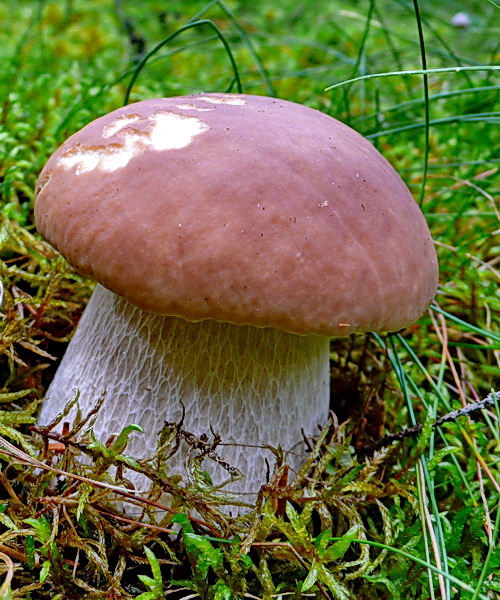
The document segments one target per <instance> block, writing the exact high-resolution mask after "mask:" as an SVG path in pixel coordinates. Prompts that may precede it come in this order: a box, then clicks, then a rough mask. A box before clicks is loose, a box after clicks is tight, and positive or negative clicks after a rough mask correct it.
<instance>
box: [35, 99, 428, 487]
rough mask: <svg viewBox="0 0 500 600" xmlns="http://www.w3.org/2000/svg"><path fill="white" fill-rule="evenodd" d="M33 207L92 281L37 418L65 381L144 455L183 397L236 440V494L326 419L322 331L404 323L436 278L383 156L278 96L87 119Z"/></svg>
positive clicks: (200, 422)
mask: <svg viewBox="0 0 500 600" xmlns="http://www.w3.org/2000/svg"><path fill="white" fill-rule="evenodd" d="M35 218H36V224H37V227H38V229H39V231H40V232H41V233H42V235H43V236H45V237H46V238H47V239H48V240H49V241H50V242H51V243H52V244H53V245H54V246H55V247H56V248H57V249H58V250H59V251H60V252H61V253H62V254H63V255H64V256H65V257H66V258H67V260H68V261H69V262H70V263H71V264H72V265H73V266H74V267H75V268H76V269H77V270H78V271H79V272H80V273H83V274H85V275H89V276H90V277H93V278H94V279H95V280H97V281H98V282H100V284H102V285H98V286H97V288H96V290H95V292H94V294H93V296H92V298H91V300H90V302H89V305H88V306H87V308H86V310H85V312H84V315H83V317H82V319H81V322H80V324H79V326H78V328H77V331H76V333H75V335H74V337H73V340H72V341H71V343H70V345H69V347H68V349H67V351H66V354H65V356H64V358H63V360H62V363H61V365H60V367H59V369H58V371H57V373H56V375H55V378H54V380H53V382H52V384H51V386H50V388H49V390H48V392H47V400H46V401H45V402H44V405H43V408H42V411H41V414H40V418H39V421H40V422H41V423H42V424H43V423H47V422H49V421H50V420H51V418H53V416H54V415H55V414H57V413H58V412H59V411H60V410H61V409H62V408H63V406H64V405H65V403H66V402H67V401H68V399H69V398H70V396H71V390H72V388H78V389H79V390H80V392H81V399H82V401H84V402H86V403H87V404H88V405H91V404H92V403H93V402H94V401H95V399H96V398H97V397H98V396H99V394H100V393H101V391H102V390H103V389H106V390H107V402H106V404H105V406H104V408H103V409H102V411H101V413H100V415H99V419H98V421H97V423H96V425H95V428H94V430H95V433H96V435H97V436H101V437H103V438H106V437H107V436H108V435H109V433H111V432H113V431H119V430H120V429H121V428H122V427H123V426H125V425H126V424H129V423H137V424H139V425H141V426H142V427H143V429H144V430H145V431H146V432H147V433H146V435H144V436H136V437H135V438H134V439H133V440H132V443H131V446H129V448H128V451H129V452H130V453H132V454H136V455H142V456H144V455H147V454H148V453H151V452H153V450H154V449H155V447H156V443H157V441H156V436H155V432H157V431H158V430H159V429H160V428H161V426H162V424H163V422H164V421H165V420H167V421H176V420H178V419H179V418H180V416H181V414H182V411H183V409H184V410H185V417H184V427H185V428H186V429H187V430H188V431H190V432H193V433H195V434H197V435H201V434H203V433H208V434H209V433H210V430H213V431H215V432H217V433H218V434H220V436H221V439H222V441H223V442H224V443H227V444H233V445H230V446H221V447H220V454H221V455H222V456H223V457H224V458H225V459H226V460H227V461H228V462H229V463H230V464H231V465H233V466H235V467H237V468H238V469H240V471H241V472H242V473H243V475H244V480H242V482H241V484H240V485H238V486H235V488H237V489H239V490H241V491H244V492H256V491H257V490H258V488H259V486H260V485H261V484H262V483H264V481H265V472H266V469H265V459H266V458H267V459H268V460H269V461H271V460H272V454H271V453H270V452H269V450H268V449H266V448H265V446H266V445H272V446H275V447H276V446H278V445H281V446H282V447H283V448H284V449H285V450H290V449H294V448H295V449H298V450H299V451H300V442H301V440H302V433H301V432H302V431H303V432H305V434H306V435H312V434H314V433H315V432H316V431H317V426H318V425H319V424H322V423H324V422H325V421H326V418H327V412H328V407H329V365H328V359H329V337H330V336H345V335H348V334H350V333H352V332H366V331H379V332H380V331H395V330H399V329H401V328H404V327H406V326H407V325H409V324H411V323H413V322H414V321H416V320H417V319H418V317H419V316H420V315H421V314H422V312H423V311H424V310H425V309H426V307H427V306H428V304H429V303H430V301H431V300H432V298H433V296H434V294H435V291H436V286H437V277H438V270H437V261H436V255H435V251H434V247H433V242H432V240H431V236H430V233H429V230H428V228H427V225H426V222H425V219H424V217H423V215H422V213H421V212H420V210H419V208H418V206H417V204H416V203H415V201H414V199H413V197H412V196H411V194H410V192H409V190H408V189H407V187H406V186H405V184H404V183H403V181H402V180H401V178H400V177H399V176H398V175H397V173H396V172H395V170H394V169H393V168H392V167H391V166H390V164H389V163H388V162H387V161H386V160H385V159H384V158H383V157H382V156H381V155H380V154H379V152H378V151H377V150H376V149H375V148H374V147H373V146H372V145H371V144H370V143H369V142H368V141H367V140H365V139H364V138H363V137H362V136H361V135H359V134H358V133H356V132H355V131H353V130H352V129H350V128H349V127H347V126H346V125H344V124H342V123H340V122H339V121H337V120H335V119H333V118H331V117H329V116H327V115H325V114H322V113H321V112H318V111H316V110H313V109H310V108H307V107H305V106H302V105H298V104H295V103H292V102H287V101H284V100H278V99H274V98H267V97H259V96H250V95H236V94H202V95H196V96H186V97H177V98H160V99H153V100H146V101H143V102H138V103H136V104H131V105H129V106H125V107H123V108H120V109H118V110H116V111H114V112H112V113H110V114H107V115H105V116H103V117H101V118H98V119H97V120H95V121H93V122H92V123H90V124H89V125H87V126H86V127H84V128H83V129H82V130H81V131H79V132H77V133H76V134H74V135H73V136H72V137H70V138H69V139H68V140H67V141H66V142H65V143H64V144H63V145H62V146H61V147H60V148H59V149H58V150H57V151H56V152H55V153H54V154H53V155H52V157H51V158H50V159H49V161H48V162H47V164H46V166H45V168H44V169H43V171H42V173H41V175H40V178H39V182H38V186H37V190H36V205H35ZM247 445H249V446H250V447H249V446H247ZM173 468H174V469H177V468H180V467H173ZM208 468H209V469H212V475H213V476H214V477H215V479H217V478H218V479H219V480H220V478H221V474H220V473H218V472H217V468H218V467H217V466H212V467H210V465H209V466H208Z"/></svg>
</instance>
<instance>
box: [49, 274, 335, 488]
mask: <svg viewBox="0 0 500 600" xmlns="http://www.w3.org/2000/svg"><path fill="white" fill-rule="evenodd" d="M328 359H329V347H328V338H326V337H320V336H315V335H305V336H300V335H295V334H291V333H287V332H284V331H281V330H278V329H272V328H264V329H258V328H256V327H253V326H241V325H232V324H227V323H219V322H216V321H212V320H206V321H200V322H195V323H193V322H189V321H186V320H184V319H182V318H179V317H171V316H160V315H156V314H153V313H150V312H146V311H143V310H141V309H139V308H136V307H135V306H133V305H132V304H131V303H130V302H128V301H127V300H125V299H123V298H121V297H119V296H117V295H115V294H114V293H112V292H110V291H108V290H106V289H105V288H103V287H102V286H100V285H98V286H97V288H96V290H95V292H94V294H93V295H92V298H91V300H90V302H89V305H88V306H87V308H86V310H85V312H84V315H83V317H82V319H81V321H80V324H79V326H78V328H77V331H76V333H75V335H74V337H73V339H72V341H71V343H70V345H69V347H68V349H67V351H66V354H65V356H64V358H63V360H62V362H61V365H60V367H59V369H58V371H57V373H56V375H55V378H54V380H53V382H52V384H51V386H50V388H49V390H48V392H47V400H46V402H45V403H44V405H43V408H42V411H41V414H40V417H39V422H40V423H42V424H47V423H48V422H50V420H51V419H52V418H53V417H54V416H55V415H56V414H57V413H58V412H60V411H61V410H62V409H63V407H64V406H65V404H66V403H67V401H68V400H69V398H70V396H71V392H72V389H73V388H75V387H76V388H78V389H79V390H80V398H81V400H82V404H83V405H84V406H89V405H91V404H92V401H93V400H95V399H96V398H97V397H98V396H99V395H100V393H101V392H102V390H103V389H106V390H107V399H106V402H105V405H104V406H103V407H102V409H101V412H100V413H99V416H98V420H97V422H96V424H95V426H94V432H95V434H96V436H97V437H98V438H100V439H102V440H105V439H106V438H107V437H108V436H109V435H110V434H111V433H113V432H118V431H120V430H121V429H122V428H123V427H124V426H125V425H128V424H130V423H136V424H138V425H140V426H141V427H142V428H143V429H144V431H145V434H144V435H134V436H132V438H131V442H130V445H129V446H128V447H127V453H129V454H131V455H135V456H140V457H144V456H147V455H149V454H152V453H154V451H155V450H156V446H157V436H156V435H155V434H156V433H157V432H158V431H159V430H160V429H161V428H162V426H163V424H164V421H179V420H180V419H181V416H182V410H183V407H184V410H185V417H184V424H183V428H184V429H185V430H186V431H189V432H191V433H194V434H196V435H201V434H207V435H208V436H209V439H211V437H212V436H211V430H212V431H213V432H215V433H218V434H220V436H221V439H222V444H221V446H220V447H218V448H217V453H218V455H220V456H221V458H223V460H225V461H227V462H228V463H229V464H230V465H232V466H234V467H236V468H238V469H239V470H240V471H241V472H242V473H243V474H244V479H242V480H238V481H237V482H236V483H234V484H232V486H231V491H232V492H241V493H252V494H255V493H256V492H257V491H258V490H259V487H260V486H261V485H262V484H263V483H265V479H266V460H267V461H268V462H269V463H270V464H272V463H273V462H274V461H273V454H272V452H271V451H270V450H269V449H267V448H265V447H263V446H267V445H270V446H272V447H277V446H281V447H282V448H283V449H284V450H286V451H288V450H292V449H293V450H294V451H295V452H298V453H299V455H300V453H301V452H303V449H304V448H303V444H302V443H301V441H302V439H303V438H302V433H301V432H302V431H304V433H305V434H306V435H308V436H310V435H313V434H314V433H315V432H317V426H318V424H321V423H324V422H325V420H326V417H327V413H328V406H329V366H328ZM72 416H74V415H71V414H70V416H69V418H70V419H71V417H72ZM225 444H228V445H227V446H226V445H225ZM177 454H181V453H177ZM176 456H177V455H175V456H174V457H173V460H172V463H171V464H172V467H171V470H172V472H174V473H182V470H183V463H184V460H185V456H180V457H179V459H177V458H176ZM169 464H170V463H169ZM298 464H300V458H296V457H295V455H291V465H292V466H298ZM204 468H205V469H206V470H207V471H208V472H209V473H210V475H211V476H212V478H213V480H214V482H215V483H221V482H222V481H223V480H225V479H227V477H228V476H227V473H226V472H224V471H223V470H222V468H221V467H220V466H219V465H217V464H216V463H214V462H212V461H208V460H205V462H204ZM131 479H132V481H134V477H133V476H132V477H131ZM134 482H135V483H137V482H138V479H137V478H136V479H135V481H134Z"/></svg>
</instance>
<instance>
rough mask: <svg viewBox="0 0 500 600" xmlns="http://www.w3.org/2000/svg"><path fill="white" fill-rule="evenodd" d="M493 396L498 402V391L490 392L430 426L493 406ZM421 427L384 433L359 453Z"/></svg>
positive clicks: (396, 440) (436, 425) (417, 432)
mask: <svg viewBox="0 0 500 600" xmlns="http://www.w3.org/2000/svg"><path fill="white" fill-rule="evenodd" d="M495 398H496V401H497V402H500V392H492V393H491V394H488V396H486V398H483V400H479V401H478V402H472V403H470V404H466V405H465V406H464V407H462V408H459V409H458V410H453V411H451V412H449V413H448V414H446V415H444V416H442V417H439V418H438V419H436V420H435V421H434V423H432V427H433V428H435V427H440V426H441V425H443V424H444V423H449V422H452V421H456V419H458V417H463V416H466V415H468V416H470V415H473V414H475V413H479V412H481V411H482V410H484V409H485V408H487V407H489V406H493V405H494V404H495ZM423 428H424V426H423V425H416V426H415V427H409V428H408V429H403V431H400V432H398V433H389V434H388V435H385V436H384V437H382V438H379V439H378V440H375V441H374V442H372V443H371V444H366V445H365V446H363V448H362V450H361V453H362V454H367V453H371V452H374V451H375V450H380V448H383V447H384V446H390V445H391V444H394V442H400V441H402V440H404V439H405V438H409V437H417V436H418V435H419V434H420V433H422V429H423Z"/></svg>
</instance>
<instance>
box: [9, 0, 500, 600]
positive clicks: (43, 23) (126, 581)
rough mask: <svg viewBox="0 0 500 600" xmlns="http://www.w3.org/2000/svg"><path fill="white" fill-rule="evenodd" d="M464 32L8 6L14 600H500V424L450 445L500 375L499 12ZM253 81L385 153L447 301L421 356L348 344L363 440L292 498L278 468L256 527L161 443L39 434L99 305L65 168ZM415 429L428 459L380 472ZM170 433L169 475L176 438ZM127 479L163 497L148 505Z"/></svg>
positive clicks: (122, 6)
mask: <svg viewBox="0 0 500 600" xmlns="http://www.w3.org/2000/svg"><path fill="white" fill-rule="evenodd" d="M417 4H418V7H419V9H420V15H419V16H420V19H419V20H420V24H421V28H422V33H423V36H420V38H419V34H418V28H417V19H416V15H415V7H416V6H417ZM456 10H458V8H457V6H456V3H453V2H449V1H448V0H440V1H439V2H433V3H424V2H420V3H416V2H409V1H406V0H374V1H370V2H366V3H363V2H353V1H348V0H345V1H344V0H332V1H326V0H317V1H316V2H302V3H296V2H291V1H287V2H281V3H276V2H271V1H270V0H253V2H251V3H250V2H244V1H243V0H226V1H222V0H217V1H215V2H208V1H203V0H196V1H190V2H182V1H180V2H179V1H175V2H174V1H170V0H162V1H159V0H144V2H140V3H133V2H126V1H124V2H112V1H111V0H105V1H103V2H95V1H89V2H85V3H78V2H71V1H70V0H47V1H43V2H39V1H38V0H24V1H23V2H17V1H14V0H7V1H6V2H4V3H2V4H0V20H1V21H2V23H3V24H4V26H3V27H1V28H0V57H1V59H2V69H1V70H0V97H1V98H2V103H1V106H0V372H1V377H2V380H1V382H0V407H1V410H0V436H1V438H2V439H3V440H5V441H6V442H7V443H8V442H10V443H12V444H13V447H14V449H15V453H14V454H13V451H12V447H10V446H8V444H5V443H3V442H1V441H0V444H1V448H0V460H1V462H2V470H1V472H0V489H1V495H0V554H1V555H2V556H4V555H5V557H6V558H2V559H1V561H0V564H1V565H5V567H3V566H2V574H3V576H4V584H3V585H2V587H1V588H0V600H4V599H5V600H7V599H10V598H21V599H23V598H26V600H28V599H33V598H37V600H38V599H39V600H44V599H46V598H47V599H48V598H50V599H52V600H66V599H69V598H77V597H80V596H84V597H86V598H89V599H90V600H102V599H103V598H140V599H141V600H146V599H150V600H152V599H155V598H164V597H166V596H167V594H169V593H170V592H172V591H173V590H174V589H176V588H182V587H183V588H185V594H186V595H193V594H198V595H199V596H201V597H204V598H207V600H210V599H212V598H213V599H215V600H219V599H221V600H229V599H232V598H243V597H259V598H265V599H266V600H267V599H270V598H274V597H279V596H280V595H282V596H283V597H290V598H300V597H315V598H327V597H334V598H340V599H345V600H348V599H351V598H362V597H365V598H373V599H378V598H380V599H385V598H394V599H395V600H398V599H402V598H404V599H405V600H417V599H420V598H449V599H451V598H459V597H460V598H461V599H462V600H469V599H474V600H476V599H482V598H485V597H487V596H488V595H489V596H491V597H493V595H494V592H495V591H496V592H498V591H499V582H498V568H499V563H498V561H499V558H498V556H499V553H498V530H499V522H500V521H499V519H500V517H499V514H500V512H499V505H498V501H499V497H500V494H499V491H500V490H499V486H498V480H499V477H498V475H499V463H498V458H497V456H498V444H499V441H500V430H499V425H498V423H499V422H500V421H499V417H500V413H499V408H498V405H495V406H494V407H489V408H488V409H485V410H483V411H482V413H481V414H475V415H474V416H473V417H460V418H458V419H457V420H456V421H455V422H450V423H445V424H443V425H442V426H440V427H437V428H436V427H433V424H434V423H435V421H436V419H437V418H439V417H440V416H443V415H444V414H446V413H448V412H450V411H452V410H456V409H458V408H461V407H462V406H463V405H464V404H467V403H470V402H472V401H474V400H478V399H481V398H484V397H486V396H487V395H488V394H490V393H491V391H492V389H494V388H495V385H496V386H498V381H499V374H500V362H499V361H500V347H499V341H500V335H499V332H498V316H499V314H500V304H499V299H498V295H497V292H498V251H499V244H498V241H497V239H496V237H495V235H494V234H495V232H498V227H499V225H498V223H499V220H500V215H499V212H498V207H497V206H496V204H495V200H494V199H495V196H496V195H497V194H498V136H497V134H496V132H497V127H498V95H499V90H500V86H499V84H498V70H495V68H494V67H493V66H491V65H492V64H493V63H494V62H495V56H496V53H497V52H498V46H497V41H496V40H497V37H498V36H497V35H495V24H494V23H495V18H498V11H497V9H496V8H495V3H493V2H490V1H489V0H488V2H487V1H486V0H468V2H467V3H465V5H464V10H466V11H467V12H468V13H469V16H470V18H471V26H470V27H468V28H465V29H459V28H455V27H453V26H452V25H451V24H450V20H451V18H452V16H453V13H454V12H455V11H456ZM196 22H199V23H200V22H201V23H202V25H196V26H195V25H194V24H195V23H196ZM208 22H210V23H212V24H213V27H212V25H208V24H207V23H208ZM180 32H182V34H180ZM219 33H220V35H219ZM167 39H168V42H165V40H167ZM148 53H149V57H148V59H147V60H144V59H145V58H146V57H147V56H148ZM232 59H234V63H233V64H232V65H231V60H232ZM424 63H427V67H428V73H427V80H426V82H425V83H426V89H425V90H424V80H423V75H422V73H421V70H422V66H423V64H424ZM401 72H404V73H405V74H403V75H401V74H399V75H398V74H395V73H401ZM134 73H135V74H139V73H140V76H139V77H137V79H135V81H134V80H133V79H132V78H133V77H134ZM238 75H239V78H240V80H241V85H242V87H243V89H244V91H245V92H247V93H258V94H272V95H276V96H279V97H283V98H286V99H289V100H294V101H297V102H303V103H306V104H308V105H309V106H312V107H314V108H318V109H320V110H322V111H324V112H326V113H328V114H331V115H333V116H335V117H337V118H339V119H340V120H342V121H345V122H346V123H348V124H350V125H351V126H353V127H354V128H356V129H357V130H359V131H360V132H361V133H362V134H363V135H365V136H366V137H368V139H370V140H371V141H372V142H373V143H374V144H375V145H376V146H377V147H378V148H379V149H380V150H381V151H382V152H383V154H384V155H385V156H386V157H387V158H388V159H389V160H390V161H391V162H392V163H393V164H394V165H395V167H396V168H397V170H398V171H399V172H400V173H401V174H402V176H403V178H404V179H405V180H406V182H407V183H408V185H409V187H410V189H411V190H412V191H413V193H414V196H415V198H416V199H417V200H418V199H420V200H421V201H422V208H423V211H424V213H425V215H426V218H427V220H428V222H429V225H430V227H431V230H432V234H433V237H434V239H435V240H436V247H437V251H438V255H439V261H440V270H441V277H440V280H441V286H440V290H439V294H438V296H437V300H436V303H435V305H434V306H433V307H432V309H431V310H430V311H429V312H428V313H427V314H426V315H424V316H423V317H422V318H421V319H420V320H419V322H418V323H417V324H415V325H414V326H412V327H411V328H409V329H408V330H407V331H405V332H404V333H403V334H398V335H396V336H391V337H390V338H385V337H380V336H374V337H371V336H367V337H364V336H359V337H357V338H353V339H348V340H343V341H342V340H338V341H336V342H335V343H334V344H332V354H331V356H332V363H331V368H332V382H333V390H334V393H333V397H334V402H335V404H334V411H335V413H336V415H337V417H338V420H339V422H340V423H343V425H340V426H338V425H337V424H336V423H334V422H332V423H331V424H330V426H329V427H325V429H324V430H323V432H322V434H321V437H320V439H319V440H318V442H317V444H316V445H315V446H314V448H313V449H312V451H311V455H310V460H309V461H308V463H307V464H306V465H305V466H304V467H303V469H301V471H300V473H298V474H296V475H294V478H292V477H290V480H289V482H288V485H287V484H286V483H284V481H285V480H286V478H285V479H283V472H282V471H279V469H277V470H275V471H274V472H272V473H271V474H270V480H269V483H268V484H267V485H266V486H264V488H263V489H262V491H261V493H260V495H259V498H258V501H257V504H256V506H255V507H254V509H253V510H250V511H248V513H246V514H241V515H239V516H236V517H230V516H229V515H228V514H227V509H224V508H223V507H224V506H225V503H226V502H227V496H225V495H223V493H222V492H220V491H218V490H214V489H212V487H211V482H210V481H209V480H204V484H203V485H198V486H197V490H196V491H194V488H193V487H190V486H189V484H184V483H182V482H180V481H179V478H178V477H175V476H174V477H169V476H167V474H168V471H169V469H168V461H166V462H164V461H163V459H162V458H161V457H160V458H159V457H155V458H154V460H152V461H148V460H138V459H136V458H134V457H132V456H129V455H128V453H127V444H128V441H129V436H130V434H131V433H132V432H139V433H141V435H154V434H155V432H151V431H150V432H144V433H142V432H140V431H139V429H138V428H137V426H135V425H130V426H128V427H125V428H124V429H123V431H122V432H120V433H119V434H118V436H117V437H116V438H115V439H114V440H112V441H111V442H106V441H105V440H98V439H95V438H93V437H92V436H90V437H89V436H86V435H85V434H84V432H82V431H80V430H78V431H76V432H75V433H74V435H72V436H70V437H69V438H65V437H64V436H63V435H60V434H57V433H56V431H57V430H58V427H56V428H55V429H54V430H53V431H52V432H47V431H45V432H44V431H38V432H37V431H36V430H35V431H33V432H32V431H30V427H32V426H33V425H34V424H35V422H36V410H37V406H38V402H39V400H40V399H41V398H43V396H44V394H45V391H46V389H47V386H48V383H49V381H50V379H51V376H52V374H53V372H54V370H55V368H56V365H57V360H58V358H59V357H60V356H61V355H62V353H63V351H64V345H65V343H66V342H67V340H68V339H69V337H70V335H71V334H72V332H73V331H74V327H75V325H76V323H77V322H78V319H79V317H80V314H81V312H82V310H83V307H84V305H85V303H86V300H87V299H88V297H89V295H90V292H91V288H92V283H91V282H89V281H87V280H85V279H84V278H82V277H80V276H79V275H77V274H75V273H74V272H73V271H72V270H71V269H70V268H69V267H68V266H67V264H66V263H65V262H64V261H63V260H62V259H61V258H60V257H58V255H57V253H56V252H55V251H54V250H53V249H52V248H51V247H50V246H49V245H48V244H46V243H45V242H44V241H42V240H41V239H40V238H39V236H38V235H37V234H36V233H35V231H34V226H33V216H32V215H33V195H34V189H35V185H36V180H37V176H38V173H39V172H40V170H41V168H42V166H43V164H44V163H45V161H46V159H47V158H48V156H49V155H50V154H51V153H52V152H53V151H54V150H55V149H56V147H57V146H58V145H59V144H60V143H61V142H62V141H63V140H64V139H65V138H66V137H68V136H69V135H70V134H71V133H73V132H74V131H76V130H77V129H79V128H80V127H82V126H83V125H84V124H85V123H87V122H88V121H90V120H91V119H93V118H96V117H97V116H99V115H101V114H104V113H106V112H109V111H110V110H113V109H116V108H118V107H119V106H120V105H121V104H122V103H123V100H124V98H125V97H126V95H127V94H128V92H130V94H131V95H130V98H131V100H132V101H136V100H141V99H145V98H148V97H154V96H169V95H176V94H188V93H192V92H199V91H200V90H203V91H207V92H209V91H221V90H226V89H227V88H228V86H233V88H232V89H233V91H234V89H236V88H235V87H234V86H235V85H236V80H237V78H238ZM381 75H382V76H381ZM329 86H331V87H330V89H329V90H328V91H325V89H326V88H328V87H329ZM367 293H369V290H368V291H367ZM62 419H63V417H62ZM417 422H418V423H421V424H423V429H422V432H421V433H420V434H419V435H418V436H417V438H416V440H413V439H411V438H408V439H405V440H404V441H402V442H398V443H396V444H394V445H392V446H390V447H385V448H382V449H381V450H378V451H376V452H374V453H370V452H368V453H367V452H365V451H364V449H365V447H366V446H369V445H370V443H371V442H372V441H373V440H374V439H377V438H379V437H380V436H382V435H383V434H384V433H385V432H386V431H387V432H392V433H395V432H398V431H400V430H402V429H405V428H406V427H411V426H413V425H414V424H416V423H417ZM163 435H164V439H163V438H162V444H163V446H162V449H163V455H168V454H169V452H170V451H172V452H174V451H175V446H176V439H175V434H172V436H170V437H168V436H166V433H165V432H163ZM167 438H168V439H167ZM127 470H135V471H140V472H141V473H142V474H143V475H144V477H145V478H146V479H147V480H148V481H149V484H150V486H151V490H150V491H149V492H146V493H144V494H142V495H141V496H140V497H138V495H137V494H135V493H133V491H132V490H130V488H129V487H128V482H127V477H126V476H127ZM191 475H192V480H196V481H199V480H200V478H201V477H202V474H200V472H199V470H198V471H193V473H192V474H191ZM145 487H147V486H145ZM124 506H126V507H127V512H124V511H123V508H124ZM145 568H148V569H149V571H150V575H145V574H144V569H145ZM179 593H181V592H179Z"/></svg>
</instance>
